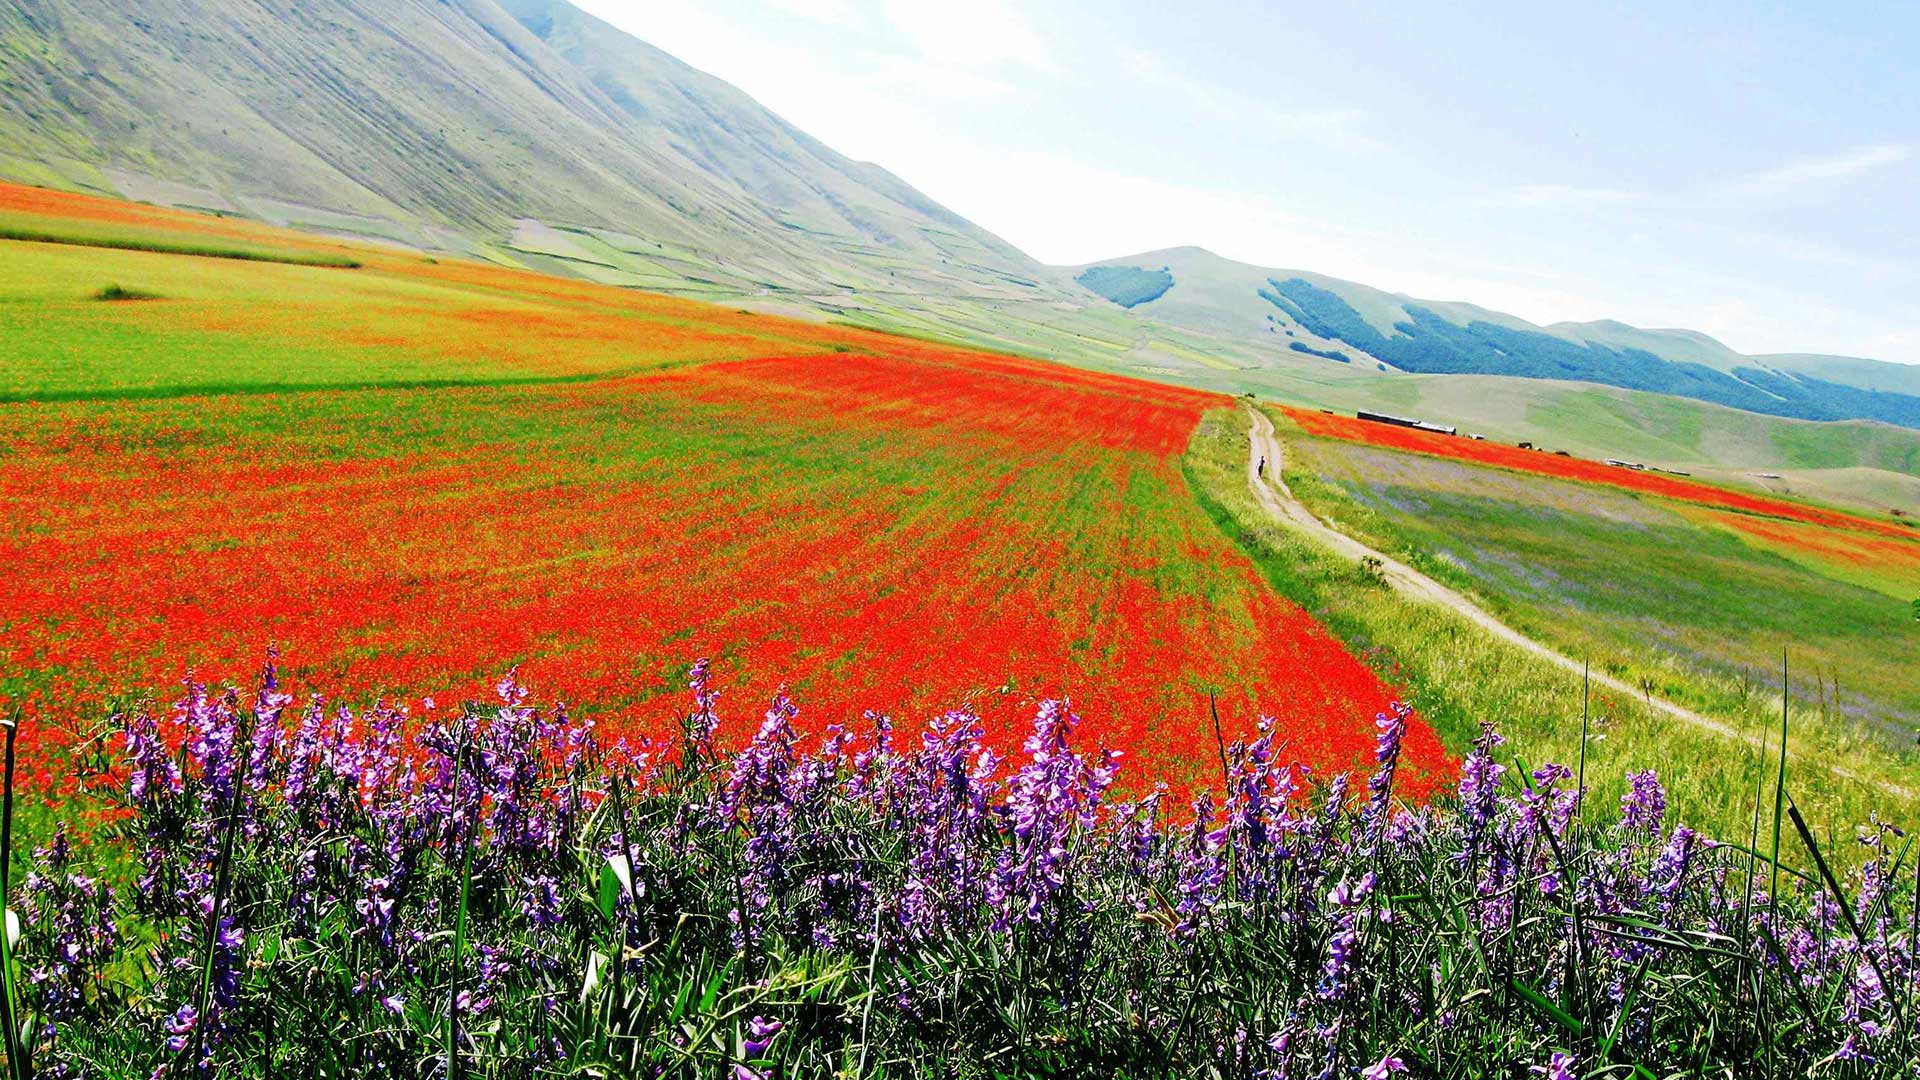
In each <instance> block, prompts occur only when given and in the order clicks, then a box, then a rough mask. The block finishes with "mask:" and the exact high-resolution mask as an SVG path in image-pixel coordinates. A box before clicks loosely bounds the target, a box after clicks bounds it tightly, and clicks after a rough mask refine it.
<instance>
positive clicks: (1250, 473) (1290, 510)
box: [1247, 408, 1914, 799]
mask: <svg viewBox="0 0 1920 1080" xmlns="http://www.w3.org/2000/svg"><path fill="white" fill-rule="evenodd" d="M1247 411H1248V412H1250V413H1251V414H1252V415H1253V427H1252V428H1251V430H1250V431H1249V432H1248V440H1247V484H1248V486H1249V487H1251V488H1252V489H1253V494H1254V497H1256V498H1258V499H1259V500H1260V505H1262V506H1263V507H1265V508H1266V510H1267V512H1268V513H1269V514H1272V515H1273V517H1274V519H1275V520H1277V521H1279V522H1280V523H1281V524H1283V525H1286V526H1288V527H1290V528H1293V529H1296V530H1298V531H1300V532H1303V533H1305V534H1307V535H1308V536H1311V537H1313V538H1314V539H1315V540H1318V541H1319V542H1320V543H1322V544H1324V545H1326V546H1327V547H1329V548H1332V549H1333V550H1334V551H1335V552H1337V553H1339V554H1341V555H1344V556H1346V557H1348V558H1350V559H1353V560H1355V561H1356V562H1357V561H1359V560H1360V559H1363V558H1369V557H1370V558H1374V559H1377V560H1379V562H1380V574H1381V576H1382V577H1384V578H1385V579H1386V581H1387V584H1388V585H1389V586H1391V587H1392V588H1393V590H1394V591H1395V592H1398V593H1400V594H1401V595H1403V596H1407V597H1410V598H1412V599H1414V600H1419V601H1422V602H1425V603H1430V604H1438V605H1440V606H1441V607H1444V608H1446V609H1447V610H1449V611H1451V612H1453V613H1454V614H1456V615H1459V616H1460V617H1461V618H1463V619H1466V620H1467V621H1469V622H1471V623H1473V624H1474V625H1476V626H1478V627H1480V628H1481V629H1483V630H1485V631H1486V632H1487V633H1489V634H1492V635H1493V636H1494V637H1496V638H1499V639H1500V640H1501V641H1504V642H1506V643H1507V644H1509V645H1512V646H1514V647H1515V648H1517V649H1521V650H1523V651H1525V652H1527V653H1530V654H1532V655H1534V656H1537V657H1539V658H1540V659H1542V660H1546V661H1548V662H1550V663H1553V664H1556V665H1558V666H1559V667H1562V668H1564V669H1566V670H1567V671H1570V672H1572V673H1573V674H1575V675H1580V674H1582V673H1583V671H1584V669H1583V668H1582V666H1581V664H1580V662H1579V661H1577V660H1575V659H1573V658H1572V657H1570V656H1565V655H1562V654H1561V653H1559V652H1556V651H1555V650H1553V649H1550V648H1548V647H1547V646H1545V645H1543V644H1541V643H1540V642H1538V641H1535V640H1534V639H1532V638H1530V637H1528V636H1526V635H1525V634H1522V633H1521V632H1520V631H1518V630H1515V629H1514V628H1513V627H1511V626H1508V625H1507V624H1506V623H1503V622H1501V621H1500V620H1499V619H1496V618H1494V617H1493V615H1491V614H1490V613H1488V612H1487V610H1486V609H1485V608H1482V607H1481V606H1480V605H1479V604H1477V603H1475V602H1474V601H1473V600H1472V599H1470V598H1468V597H1467V596H1466V595H1465V594H1464V593H1461V592H1458V591H1456V590H1454V589H1451V588H1449V587H1447V586H1446V585H1442V584H1441V583H1440V582H1438V581H1435V580H1434V579H1433V578H1431V577H1428V576H1427V575H1426V574H1423V573H1421V572H1420V571H1418V570H1415V569H1414V568H1413V567H1411V566H1408V565H1407V564H1406V563H1403V562H1401V561H1400V560H1398V559H1395V558H1393V557H1392V556H1390V555H1388V554H1386V553H1385V552H1380V551H1375V550H1374V549H1372V548H1370V547H1368V546H1367V545H1365V544H1363V543H1361V542H1360V541H1359V540H1356V539H1354V538H1353V537H1351V536H1348V535H1347V534H1346V533H1343V532H1341V531H1340V530H1338V529H1335V528H1334V527H1332V526H1331V525H1328V524H1327V523H1326V522H1324V521H1321V520H1320V519H1319V518H1318V517H1316V516H1315V515H1314V513H1313V511H1312V510H1309V509H1307V506H1306V504H1305V503H1303V502H1301V501H1300V500H1299V499H1296V498H1294V495H1293V492H1292V490H1291V489H1289V488H1288V487H1287V482H1286V481H1285V480H1284V479H1282V477H1281V473H1282V462H1283V461H1284V460H1285V459H1284V458H1283V456H1282V455H1281V451H1280V440H1279V438H1278V437H1277V436H1276V435H1275V434H1274V431H1273V421H1272V420H1269V419H1268V418H1267V414H1266V413H1264V412H1261V411H1260V410H1259V409H1254V408H1249V409H1248V410H1247ZM1263 456H1264V457H1265V458H1266V459H1267V469H1266V476H1265V477H1264V478H1262V477H1261V476H1260V474H1259V461H1260V458H1261V457H1263ZM1587 674H1588V676H1589V677H1590V678H1591V679H1592V680H1593V685H1595V686H1604V687H1606V688H1607V689H1609V690H1612V691H1614V692H1615V693H1619V694H1624V695H1625V696H1627V697H1628V698H1630V699H1632V700H1634V701H1638V702H1640V703H1642V704H1644V705H1646V706H1647V707H1648V708H1650V709H1653V710H1654V711H1656V712H1660V713H1664V714H1666V715H1667V716H1671V717H1673V718H1674V719H1676V720H1679V721H1681V722H1682V723H1686V724H1691V725H1693V726H1694V727H1696V728H1699V729H1701V730H1702V731H1710V732H1712V733H1714V734H1715V735H1720V736H1722V737H1725V738H1728V739H1737V740H1739V741H1740V742H1743V743H1745V744H1747V745H1748V746H1754V747H1757V746H1759V745H1760V740H1759V739H1758V738H1756V737H1755V736H1753V735H1751V734H1748V733H1746V732H1742V731H1738V730H1735V729H1734V728H1732V727H1730V726H1728V725H1727V724H1725V723H1722V722H1721V721H1719V720H1715V719H1714V718H1713V717H1711V716H1705V715H1703V714H1701V713H1697V712H1695V711H1693V710H1692V709H1689V708H1687V707H1686V706H1684V705H1676V704H1674V703H1673V702H1671V701H1667V700H1666V699H1664V698H1657V697H1651V696H1649V695H1647V694H1646V693H1645V692H1644V691H1642V690H1641V689H1640V688H1639V687H1637V686H1633V685H1631V684H1629V683H1628V682H1627V681H1626V680H1625V679H1620V678H1617V677H1615V676H1612V675H1609V674H1607V673H1605V672H1602V671H1593V672H1587ZM1833 774H1834V775H1835V776H1838V777H1841V778H1843V779H1847V780H1853V781H1857V782H1860V783H1864V784H1870V785H1872V786H1875V787H1878V788H1880V789H1881V790H1882V791H1885V792H1887V793H1889V794H1891V795H1895V796H1898V797H1900V798H1905V799H1911V798H1913V797H1914V793H1913V792H1912V791H1911V790H1909V789H1907V788H1904V787H1901V786H1899V785H1897V784H1893V783H1890V782H1888V781H1885V780H1877V779H1876V780H1870V779H1867V778H1865V777H1862V776H1859V775H1857V774H1855V773H1852V772H1849V771H1847V770H1845V769H1841V768H1839V767H1837V766H1836V767H1833Z"/></svg>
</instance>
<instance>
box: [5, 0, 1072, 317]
mask: <svg viewBox="0 0 1920 1080" xmlns="http://www.w3.org/2000/svg"><path fill="white" fill-rule="evenodd" d="M0 90H3V91H4V93H3V94H0V176H4V177H6V178H9V179H15V180H24V181H27V182H33V183H42V184H48V185H52V186H60V187H68V188H79V189H84V190H94V191H100V192H104V193H108V194H115V195H121V196H125V197H129V198H134V199H143V200H147V201H153V202H162V203H170V204H174V205H186V206H195V207H200V208H205V209H210V210H214V211H218V212H222V213H238V214H244V215H247V216H250V217H256V218H261V219H265V220H267V221H272V222H275V223H279V224H289V225H295V226H300V227H305V228H310V229H317V230H322V231H330V232H339V233H348V234H354V235H359V236H372V237H378V238H382V239H386V240H389V241H395V242H399V243H404V244H409V245H412V246H415V247H419V248H422V249H426V250H435V251H453V252H459V253H465V254H472V255H478V256H481V257H486V258H492V259H495V260H498V261H502V262H512V263H518V264H523V265H529V266H532V267H535V268H539V269H546V270H555V271H562V272H569V273H574V274H578V275H580V276H584V277H589V278H592V279H594V280H598V281H604V282H609V283H613V284H621V285H636V286H646V287H650V288H658V289H665V290H669V291H677V292H684V293H688V294H695V295H697V294H702V293H714V294H725V295H760V296H766V297H770V298H773V299H775V300H780V299H791V300H793V301H794V302H796V303H799V304H802V305H818V304H821V303H825V302H828V301H830V300H831V299H833V298H836V297H846V296H849V295H855V294H858V295H862V296H907V297H912V296H951V295H963V296H969V297H975V298H988V299H995V298H997V299H1006V300H1026V299H1030V298H1032V297H1034V296H1041V297H1045V298H1048V299H1054V300H1064V299H1069V298H1070V299H1072V300H1074V301H1075V302H1081V301H1084V300H1085V299H1086V294H1085V293H1084V292H1082V291H1081V290H1079V289H1078V288H1077V287H1074V286H1072V285H1071V284H1070V283H1066V282H1063V281H1061V280H1060V279H1059V278H1057V276H1056V275H1054V274H1053V273H1052V272H1051V271H1049V270H1047V269H1046V268H1045V267H1042V266H1040V265H1039V264H1037V263H1036V262H1034V261H1033V260H1032V259H1030V258H1029V257H1027V256H1026V255H1024V254H1023V253H1021V252H1020V251H1018V250H1017V249H1015V248H1014V247H1012V246H1011V245H1009V244H1007V243H1006V242H1004V241H1002V240H1000V239H999V238H998V237H995V236H993V235H991V234H989V233H988V232H986V231H985V230H983V229H981V228H979V227H978V226H976V225H973V224H972V223H970V222H968V221H966V220H965V219H963V218H961V217H959V216H958V215H956V214H954V213H952V212H951V211H948V210H946V209H945V208H943V207H941V206H939V205H938V204H936V203H934V202H933V201H932V200H930V199H928V198H927V197H926V196H924V195H922V194H920V193H919V192H917V191H915V190H914V189H913V188H911V187H909V186H908V185H907V184H905V183H904V182H902V181H901V180H900V179H899V178H897V177H895V176H893V175H892V174H890V173H888V172H887V171H886V170H884V169H882V168H880V167H878V166H875V165H870V164H866V163H862V162H856V161H851V160H849V159H847V158H845V157H843V156H841V155H840V154H838V153H835V152H834V151H833V150H831V149H829V148H828V147H826V146H824V145H822V144H821V143H820V142H818V141H817V140H815V139H813V138H811V137H810V136H808V135H806V134H805V133H804V132H801V131H799V130H797V129H796V128H794V127H793V126H792V125H790V124H788V123H786V122H785V121H784V120H782V119H780V118H779V117H778V116H776V115H774V114H773V113H771V112H769V111H768V110H766V109H765V108H762V107H761V106H760V105H759V104H758V103H756V102H755V101H754V100H753V99H751V98H749V97H748V96H746V95H745V94H743V93H741V92H740V91H739V90H736V89H735V88H733V87H732V86H730V85H728V84H726V83H724V82H722V81H720V80H718V79H715V78H712V77H710V76H707V75H704V74H702V73H701V72H698V71H696V70H694V69H693V68H690V67H688V66H687V65H685V64H683V63H681V62H679V61H678V60H675V59H674V58H673V57H671V56H668V55H667V54H665V53H663V52H661V51H659V50H657V49H654V48H652V47H650V46H648V45H646V44H644V43H642V42H639V41H636V40H634V39H633V38H631V37H629V36H627V35H626V34H624V33H621V32H620V31H618V30H616V29H614V28H613V27H611V26H608V25H607V24H605V23H603V22H601V21H599V20H598V19H595V18H592V17H591V16H588V15H586V14H584V13H582V12H580V11H579V10H577V9H575V8H573V7H572V6H570V5H568V4H566V3H564V2H562V0H506V2H504V3H496V2H495V0H381V2H379V3H363V2H354V0H5V2H0Z"/></svg>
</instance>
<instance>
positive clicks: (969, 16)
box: [574, 0, 1920, 363]
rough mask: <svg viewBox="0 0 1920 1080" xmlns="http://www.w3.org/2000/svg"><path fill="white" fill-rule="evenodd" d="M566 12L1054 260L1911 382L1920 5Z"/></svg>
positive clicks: (942, 6)
mask: <svg viewBox="0 0 1920 1080" xmlns="http://www.w3.org/2000/svg"><path fill="white" fill-rule="evenodd" d="M574 2H575V3H576V4H577V5H578V6H580V7H582V8H584V9H586V10H588V11H590V12H592V13H593V14H596V15H598V16H600V17H601V18H603V19H606V20H607V21H609V22H611V23H613V24H615V25H616V26H619V27H621V28H622V29H624V30H627V31H628V32H630V33H632V34H634V35H635V36H636V37H639V38H641V39H642V40H645V41H648V42H650V43H652V44H654V45H656V46H658V47H660V48H662V49H665V50H667V51H668V52H670V53H672V54H674V55H675V56H678V57H679V58H680V59H682V60H684V61H686V62H688V63H690V64H692V65H694V66H695V67H698V68H700V69H702V70H705V71H707V72H710V73H712V74H714V75H717V76H719V77H721V78H723V79H726V80H727V81H729V82H732V83H734V84H735V85H737V86H739V87H740V88H741V89H743V90H745V91H746V92H748V93H749V94H751V95H753V96H754V97H756V98H758V99H759V100H760V102H761V103H762V104H764V105H766V106H767V107H769V108H771V109H772V110H773V111H775V112H777V113H779V114H780V115H782V116H783V117H785V118H786V119H788V120H789V121H791V122H793V123H794V124H796V125H797V126H799V127H800V128H801V129H803V130H805V131H807V132H808V133H810V134H812V135H814V136H816V137H818V138H819V139H821V140H822V141H824V142H825V143H827V144H828V145H829V146H832V147H833V148H835V149H836V150H839V151H840V152H841V153H844V154H846V155H848V156H850V157H853V158H857V159H860V160H865V161H872V162H875V163H877V164H879V165H882V166H884V167H886V168H887V169H889V170H891V171H893V172H894V173H895V174H897V175H899V176H900V177H901V178H903V179H904V180H906V181H907V182H908V183H910V184H912V185H914V186H915V187H917V188H919V189H920V190H921V191H923V192H925V193H926V194H928V195H930V196H932V197H933V198H934V199H936V200H937V201H939V202H941V203H943V204H944V205H946V206H947V207H949V208H950V209H952V210H954V211H956V212H958V213H960V214H961V215H963V216H965V217H967V218H969V219H971V220H973V221H974V222H976V223H978V224H980V225H981V226H983V227H985V228H987V229H988V230H990V231H992V232H994V233H996V234H998V235H1000V236H1001V237H1003V238H1005V239H1006V240H1008V241H1010V242H1011V243H1013V244H1015V245H1016V246H1018V247H1020V248H1022V249H1023V250H1025V251H1026V252H1028V253H1029V254H1031V255H1033V256H1034V257H1036V258H1038V259H1040V260H1041V261H1043V262H1048V263H1054V264H1067V265H1071V264H1078V263H1083V262H1092V261H1096V260H1102V259H1110V258H1115V257H1119V256H1124V255H1130V254H1134V253H1137V252H1143V251H1150V250H1153V249H1156V248H1165V247H1175V246H1180V245H1187V244H1195V245H1199V246H1201V247H1205V248H1208V249H1210V250H1212V251H1214V252H1216V253H1218V254H1221V255H1224V256H1227V257H1229V258H1233V259H1238V260H1241V261H1244V262H1250V263H1255V264H1257V265H1261V266H1269V267H1275V268H1282V269H1298V270H1313V271H1318V272H1320V273H1324V274H1330V275H1333V276H1336V277H1343V278H1348V279H1351V280H1355V281H1360V282H1364V283H1366V284H1369V285H1373V286H1376V287H1379V288H1384V289H1388V290H1392V291H1396V292H1404V293H1407V294H1409V295H1412V296H1417V297H1421V298H1424V299H1430V300H1466V301H1471V302H1473V303H1477V304H1480V305H1482V306H1484V307H1489V308H1493V309H1496V310H1500V311H1506V312H1509V313H1512V314H1515V315H1519V316H1521V317H1523V318H1526V319H1530V320H1532V321H1534V322H1539V323H1550V322H1557V321H1563V320H1576V321H1584V320H1590V319H1601V318H1613V319H1619V320H1622V321H1624V322H1629V323H1633V324H1635V325H1638V326H1648V327H1686V328H1690V329H1696V330H1702V331H1705V332H1707V333H1709V334H1712V335H1714V336H1715V337H1717V338H1719V339H1721V340H1722V341H1724V342H1726V343H1727V344H1728V345H1731V346H1732V347H1734V348H1735V349H1738V350H1740V351H1742V352H1747V353H1772V352H1828V353H1841V354H1847V355H1855V356H1870V357H1875V358H1878V359H1883V360H1898V361H1903V362H1908V363H1920V299H1917V298H1920V253H1916V251H1915V245H1916V243H1917V242H1920V63H1916V62H1915V61H1914V57H1913V55H1912V54H1913V46H1914V43H1915V42H1920V4H1914V3H1907V2H1901V3H1885V4H1876V3H1858V4H1849V5H1837V4H1836V5H1821V4H1813V3H1803V4H1797V5H1785V4H1775V3H1769V2H1765V0H1747V2H1744V3H1738V4H1734V3H1725V4H1722V3H1712V2H1696V3H1688V4H1671V3H1658V4H1653V3H1649V4H1608V5H1597V4H1596V5H1558V4H1544V5H1543V4H1537V3H1514V4H1494V3H1475V2H1471V0H1461V2H1456V3H1451V4H1445V5H1442V4H1437V3H1422V4H1354V3H1326V2H1324V0H1322V2H1319V3H1312V4H1295V3H1277V2H1268V3H1251V2H1247V3H1235V2H1228V0H1188V2H1185V3H1182V4H1178V5H1175V4H1167V3H1159V2H1147V0H1107V2H1104V3H1101V4H1098V5H1095V4H1090V3H1086V2H1085V0H1080V2H1076V3H1069V2H1065V0H969V2H967V3H952V2H926V0H760V2H750V0H574ZM1603 8H1604V9H1606V10H1602V9H1603ZM1560 9H1565V10H1560ZM1828 9H1831V10H1828ZM1843 9H1844V10H1843Z"/></svg>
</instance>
